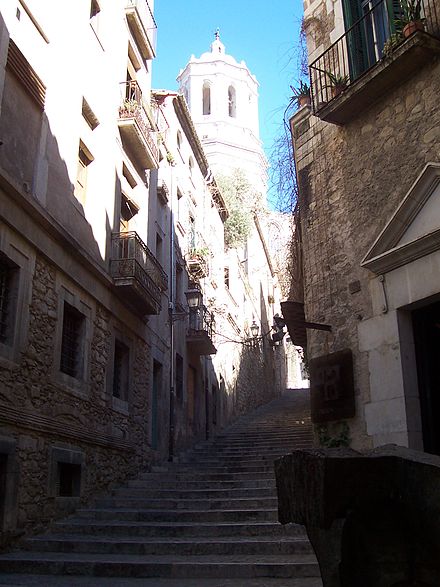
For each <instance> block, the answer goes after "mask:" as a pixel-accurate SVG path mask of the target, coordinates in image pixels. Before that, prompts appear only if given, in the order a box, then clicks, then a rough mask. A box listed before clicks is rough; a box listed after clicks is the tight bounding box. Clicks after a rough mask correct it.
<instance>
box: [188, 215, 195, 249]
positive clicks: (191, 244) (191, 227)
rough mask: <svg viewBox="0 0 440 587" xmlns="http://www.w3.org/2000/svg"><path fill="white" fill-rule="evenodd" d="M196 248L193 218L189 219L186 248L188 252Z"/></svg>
mask: <svg viewBox="0 0 440 587" xmlns="http://www.w3.org/2000/svg"><path fill="white" fill-rule="evenodd" d="M196 246H197V239H196V221H195V219H194V217H193V216H190V217H189V234H188V248H189V250H190V251H192V250H194V249H195V248H196Z"/></svg>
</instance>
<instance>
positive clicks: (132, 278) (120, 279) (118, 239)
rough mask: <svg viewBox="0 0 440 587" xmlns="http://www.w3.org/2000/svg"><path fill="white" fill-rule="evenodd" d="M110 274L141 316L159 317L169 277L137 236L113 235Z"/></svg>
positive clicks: (134, 233) (128, 233)
mask: <svg viewBox="0 0 440 587" xmlns="http://www.w3.org/2000/svg"><path fill="white" fill-rule="evenodd" d="M110 274H111V276H112V277H113V281H114V284H115V285H116V286H117V287H118V288H119V289H120V291H121V292H123V294H124V296H125V297H126V299H127V300H128V301H129V302H130V303H131V304H132V305H133V306H135V308H136V309H137V310H139V311H140V312H141V313H142V314H158V313H159V312H160V310H161V292H163V291H165V290H166V289H167V288H168V277H167V275H166V273H165V272H164V270H163V269H162V267H161V266H160V264H159V263H158V261H157V259H156V258H155V257H154V255H153V253H152V252H151V251H150V250H149V248H148V247H147V245H146V244H145V243H144V242H143V241H142V239H141V238H140V237H139V236H138V234H137V233H136V232H121V233H116V234H113V235H112V255H111V260H110Z"/></svg>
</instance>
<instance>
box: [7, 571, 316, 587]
mask: <svg viewBox="0 0 440 587" xmlns="http://www.w3.org/2000/svg"><path fill="white" fill-rule="evenodd" d="M11 585H14V586H15V587H24V586H26V587H243V580H242V579H240V578H238V579H225V578H224V577H223V578H220V579H204V578H198V579H191V578H187V579H185V580H184V581H182V579H181V578H179V579H169V578H160V577H155V578H152V579H151V578H148V577H144V578H141V579H139V578H135V577H134V578H127V577H117V578H114V577H105V578H103V577H80V576H78V575H76V576H74V577H69V576H67V575H64V576H57V575H54V576H52V575H34V574H27V575H23V574H21V573H20V574H14V575H11V574H3V573H2V575H1V576H0V587H11ZM246 587H322V581H321V579H319V578H317V577H309V578H304V577H302V578H298V579H295V578H290V579H289V583H288V585H287V584H286V580H285V579H273V578H269V577H264V578H262V579H258V578H247V579H246Z"/></svg>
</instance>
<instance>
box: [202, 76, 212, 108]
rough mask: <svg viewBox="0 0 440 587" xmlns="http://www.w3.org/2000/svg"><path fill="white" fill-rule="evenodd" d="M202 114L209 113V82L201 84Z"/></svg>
mask: <svg viewBox="0 0 440 587" xmlns="http://www.w3.org/2000/svg"><path fill="white" fill-rule="evenodd" d="M202 93H203V114H204V116H207V115H209V114H211V86H210V84H209V82H205V83H204V84H203V90H202Z"/></svg>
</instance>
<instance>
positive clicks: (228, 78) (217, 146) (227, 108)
mask: <svg viewBox="0 0 440 587" xmlns="http://www.w3.org/2000/svg"><path fill="white" fill-rule="evenodd" d="M177 81H178V83H179V90H180V92H181V93H182V94H183V95H184V96H185V98H186V101H187V104H188V107H189V110H190V112H191V117H192V119H193V122H194V125H195V127H196V129H197V133H198V135H199V137H200V140H201V142H202V145H203V148H204V151H205V153H206V156H207V159H208V161H209V164H210V166H211V169H212V170H213V171H214V172H216V171H217V172H221V173H225V174H228V173H230V172H231V171H233V170H234V169H237V168H239V169H242V170H243V171H244V172H245V174H246V176H247V177H248V180H249V181H250V183H251V184H252V185H254V186H255V188H256V190H257V191H259V192H260V193H262V194H263V196H264V198H265V197H266V185H267V160H266V157H265V155H264V152H263V148H262V144H261V141H260V138H259V126H258V82H257V80H256V78H255V76H253V75H252V74H251V72H250V71H249V69H248V68H247V66H246V64H245V62H244V61H241V62H240V63H238V62H237V61H236V60H235V59H234V58H233V57H232V56H231V55H228V54H227V53H226V51H225V46H224V45H223V43H222V42H221V40H220V34H219V31H218V30H217V32H216V34H215V39H214V41H213V43H212V44H211V50H210V51H208V52H206V53H203V54H202V56H201V57H200V58H198V59H197V58H196V57H194V55H192V56H191V59H190V60H189V62H188V64H187V65H186V67H185V68H184V69H183V70H181V71H180V73H179V75H178V77H177Z"/></svg>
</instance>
